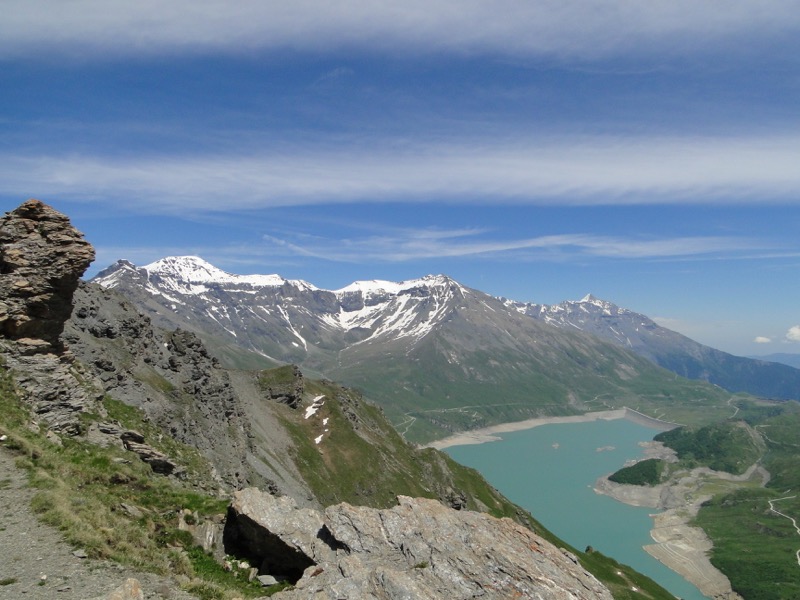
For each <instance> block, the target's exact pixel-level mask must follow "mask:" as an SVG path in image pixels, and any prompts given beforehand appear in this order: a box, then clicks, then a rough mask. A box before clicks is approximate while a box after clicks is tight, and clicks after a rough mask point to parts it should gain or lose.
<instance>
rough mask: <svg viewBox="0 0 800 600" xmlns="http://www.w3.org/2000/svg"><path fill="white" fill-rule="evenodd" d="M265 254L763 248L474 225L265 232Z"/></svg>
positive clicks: (560, 257)
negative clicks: (323, 233)
mask: <svg viewBox="0 0 800 600" xmlns="http://www.w3.org/2000/svg"><path fill="white" fill-rule="evenodd" d="M263 239H264V241H265V242H266V244H267V247H268V248H269V250H268V251H267V254H269V255H271V256H275V254H284V255H294V256H302V257H313V258H318V259H325V260H331V261H339V262H352V263H362V262H364V261H373V262H387V263H388V262H405V261H414V260H428V259H441V258H459V257H461V258H469V257H486V258H503V259H507V258H509V255H513V256H514V257H515V258H516V259H517V260H524V259H526V258H527V259H531V260H533V259H536V260H555V261H567V260H575V259H579V260H585V259H587V258H607V259H684V258H686V257H711V256H726V257H729V258H730V257H735V256H737V255H738V254H741V253H750V252H752V251H753V250H757V249H759V248H763V247H764V244H761V243H759V242H757V241H754V240H748V239H741V238H732V237H712V236H708V237H672V238H667V237H665V238H660V239H638V238H636V237H633V236H632V237H627V238H626V237H614V236H605V235H596V234H584V233H580V234H557V235H544V236H537V237H529V238H519V239H507V237H506V236H504V235H502V234H501V232H494V231H484V230H479V229H456V230H448V229H429V228H423V229H411V228H401V229H391V228H386V229H385V230H384V231H383V232H381V233H380V234H375V235H365V236H363V237H347V238H325V237H320V236H314V237H311V236H295V237H287V236H282V237H279V236H276V235H271V234H270V235H265V236H264V238H263Z"/></svg>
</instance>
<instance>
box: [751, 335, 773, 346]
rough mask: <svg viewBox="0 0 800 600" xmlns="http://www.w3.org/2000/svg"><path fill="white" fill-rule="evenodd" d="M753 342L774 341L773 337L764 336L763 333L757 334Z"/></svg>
mask: <svg viewBox="0 0 800 600" xmlns="http://www.w3.org/2000/svg"><path fill="white" fill-rule="evenodd" d="M753 342H754V343H756V344H770V343H772V339H771V338H768V337H764V336H763V335H757V336H756V337H755V339H753Z"/></svg>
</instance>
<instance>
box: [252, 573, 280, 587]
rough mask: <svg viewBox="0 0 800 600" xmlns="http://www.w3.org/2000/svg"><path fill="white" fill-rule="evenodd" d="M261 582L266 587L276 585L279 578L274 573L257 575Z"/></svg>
mask: <svg viewBox="0 0 800 600" xmlns="http://www.w3.org/2000/svg"><path fill="white" fill-rule="evenodd" d="M256 579H258V580H259V581H260V582H261V585H263V586H264V587H268V586H270V585H276V584H277V583H278V580H277V579H275V578H274V577H273V576H272V575H259V576H258V577H256Z"/></svg>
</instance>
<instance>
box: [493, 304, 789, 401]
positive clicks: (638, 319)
mask: <svg viewBox="0 0 800 600" xmlns="http://www.w3.org/2000/svg"><path fill="white" fill-rule="evenodd" d="M506 306H508V307H510V308H513V309H514V310H517V311H519V312H520V313H521V314H525V315H528V316H530V317H533V318H534V319H537V320H540V321H543V322H545V323H548V324H550V325H553V326H555V327H561V328H569V329H579V330H581V331H585V332H588V333H591V334H592V335H595V336H597V337H599V338H602V339H605V340H608V341H609V342H612V343H614V344H617V345H618V346H620V347H623V348H627V349H630V350H631V351H633V352H635V353H636V354H639V355H640V356H643V357H645V358H647V359H648V360H650V361H652V362H654V363H655V364H657V365H659V366H661V367H663V368H665V369H668V370H670V371H672V372H673V373H677V374H678V375H680V376H682V377H686V378H688V379H700V380H702V381H708V382H709V383H712V384H714V385H718V386H720V387H722V388H724V389H726V390H728V391H731V392H746V393H749V394H753V395H754V396H760V397H763V398H768V399H774V400H800V369H796V368H793V367H791V366H789V365H784V364H778V363H777V362H771V361H767V360H761V359H753V358H745V357H741V356H734V355H732V354H729V353H727V352H723V351H721V350H716V349H714V348H711V347H709V346H705V345H703V344H700V343H698V342H695V341H694V340H692V339H690V338H688V337H686V336H684V335H681V334H680V333H677V332H675V331H672V330H670V329H667V328H666V327H661V326H660V325H658V324H657V323H656V322H655V321H653V320H652V319H650V318H649V317H647V316H645V315H643V314H640V313H636V312H634V311H631V310H628V309H626V308H622V307H619V306H617V305H616V304H614V303H612V302H608V301H606V300H600V299H598V298H595V297H594V296H592V295H591V294H590V295H588V296H586V297H585V298H583V299H582V300H580V301H566V302H561V303H559V304H553V305H545V304H530V303H521V302H514V301H512V300H506Z"/></svg>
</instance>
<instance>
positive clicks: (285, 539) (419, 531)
mask: <svg viewBox="0 0 800 600" xmlns="http://www.w3.org/2000/svg"><path fill="white" fill-rule="evenodd" d="M398 501H399V504H398V505H397V506H395V507H393V508H389V509H383V510H378V509H374V508H367V507H358V506H351V505H349V504H337V505H335V506H330V507H328V508H326V509H325V511H324V512H319V511H316V510H311V509H299V508H297V507H295V506H294V503H293V502H292V501H291V500H290V499H288V498H285V497H282V498H276V497H273V496H270V495H269V494H266V493H264V492H261V491H259V490H256V489H253V488H249V489H246V490H242V491H239V492H236V494H235V495H234V500H233V503H232V505H231V508H230V511H229V516H228V520H227V523H226V530H225V538H224V539H225V545H226V551H227V550H228V546H229V544H233V543H235V545H236V547H235V548H232V549H234V550H236V551H238V552H242V551H245V552H246V554H247V556H248V558H249V559H250V561H251V564H261V568H260V569H259V572H260V573H261V574H268V575H273V576H274V577H275V578H276V579H278V580H281V579H288V580H289V581H290V582H292V583H294V588H293V589H292V590H289V591H285V592H281V593H279V594H278V595H276V596H275V597H276V598H277V597H280V598H293V599H297V600H300V599H311V598H314V599H323V598H325V599H331V600H334V599H337V598H349V599H350V600H359V599H362V598H363V599H364V600H366V599H373V598H384V599H386V600H401V599H408V598H429V599H431V600H436V599H441V600H445V599H447V600H454V599H467V598H476V597H481V598H486V599H487V600H491V599H497V600H501V599H503V600H505V599H506V598H539V599H540V600H610V599H611V594H610V593H609V591H608V590H607V589H606V588H605V587H604V586H603V585H602V584H601V583H599V582H598V581H597V580H596V579H595V578H594V577H593V576H592V575H591V574H589V573H588V572H587V571H585V570H584V569H583V567H581V566H580V564H578V562H577V560H576V559H575V557H574V556H572V555H570V554H569V553H567V552H566V551H564V550H560V549H558V548H557V547H555V546H553V545H552V544H550V543H549V542H547V541H546V540H544V539H542V538H540V537H539V536H537V535H536V534H535V533H533V532H531V531H530V530H528V529H526V528H524V527H522V526H521V525H519V524H517V523H515V522H513V521H511V520H510V519H495V518H493V517H490V516H488V515H484V514H480V513H474V512H468V511H455V510H452V509H450V508H447V507H445V506H443V505H442V504H440V503H439V502H436V501H435V500H427V499H422V498H408V497H404V496H401V497H399V498H398Z"/></svg>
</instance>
